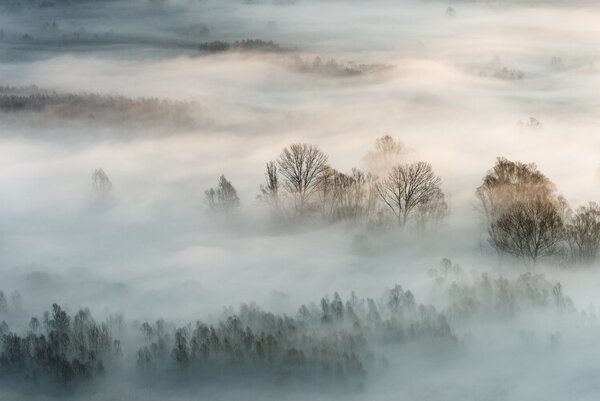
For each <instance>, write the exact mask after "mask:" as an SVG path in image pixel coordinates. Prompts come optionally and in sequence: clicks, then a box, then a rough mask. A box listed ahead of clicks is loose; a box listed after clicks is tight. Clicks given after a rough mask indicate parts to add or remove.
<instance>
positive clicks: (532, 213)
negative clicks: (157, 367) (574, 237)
mask: <svg viewBox="0 0 600 401" xmlns="http://www.w3.org/2000/svg"><path fill="white" fill-rule="evenodd" d="M490 231H491V233H490V243H491V245H492V246H494V247H496V248H497V249H498V250H499V251H501V252H506V253H508V254H511V255H514V256H516V257H518V258H521V259H523V260H524V261H525V262H527V263H531V264H533V265H535V263H536V262H537V261H538V260H539V259H541V258H546V257H549V256H555V255H558V254H560V252H561V243H562V241H563V240H564V234H565V231H564V224H563V219H562V217H561V216H560V214H559V213H558V211H557V209H556V207H554V205H553V204H552V203H550V202H547V201H545V200H544V199H537V200H534V201H528V202H525V201H518V202H516V203H514V204H513V205H512V206H511V207H510V208H509V209H508V210H507V211H505V212H504V213H503V214H502V215H501V216H500V217H499V218H498V219H497V220H496V222H494V223H492V225H491V226H490Z"/></svg>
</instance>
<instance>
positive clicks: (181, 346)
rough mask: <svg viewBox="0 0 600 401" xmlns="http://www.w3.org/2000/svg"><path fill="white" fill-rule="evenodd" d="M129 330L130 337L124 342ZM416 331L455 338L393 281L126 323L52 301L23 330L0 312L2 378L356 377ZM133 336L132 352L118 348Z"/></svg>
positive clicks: (420, 335) (430, 337)
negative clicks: (281, 307) (363, 291)
mask: <svg viewBox="0 0 600 401" xmlns="http://www.w3.org/2000/svg"><path fill="white" fill-rule="evenodd" d="M0 317H1V316H0ZM132 330H133V331H132ZM125 337H126V338H128V339H129V340H130V341H127V342H122V341H121V338H125ZM418 341H420V342H428V341H429V342H434V343H437V344H439V345H442V344H445V345H447V346H450V347H454V346H456V345H457V339H456V336H455V335H454V331H453V329H452V328H451V326H450V324H449V323H448V321H447V319H446V317H445V316H444V315H443V314H442V313H440V312H438V311H437V310H436V309H435V308H434V307H433V306H430V305H423V304H418V303H417V302H416V300H415V298H414V296H413V294H412V293H411V292H410V291H408V290H404V289H403V288H402V287H401V286H399V285H396V286H394V287H393V288H392V289H388V290H386V291H385V292H384V294H383V295H382V297H381V298H380V299H371V298H367V299H364V298H358V297H357V296H356V295H355V294H354V293H352V294H351V296H350V297H349V298H348V299H346V300H344V299H342V297H341V296H340V295H339V294H338V293H335V294H334V295H333V297H323V298H322V299H321V300H320V301H319V302H318V303H317V304H315V303H312V304H309V305H302V306H301V307H300V308H299V309H298V312H297V313H296V315H295V316H288V315H285V314H281V315H279V314H274V313H270V312H266V311H263V310H262V309H260V308H258V307H257V306H255V305H246V304H244V305H242V306H241V307H240V308H239V309H238V310H237V311H233V309H229V310H226V311H225V312H224V314H223V317H222V318H220V319H219V320H218V321H216V322H214V323H212V324H209V323H205V322H203V321H201V320H198V321H196V322H194V323H188V324H185V325H183V326H177V325H175V324H172V323H167V322H166V321H165V320H164V319H158V320H157V321H156V322H154V323H148V322H139V321H135V322H133V323H132V324H129V325H126V324H125V321H124V319H123V317H122V316H111V317H109V319H108V320H107V321H105V322H102V323H98V322H96V321H95V320H94V319H93V317H92V315H91V313H90V311H89V310H88V309H82V310H79V311H78V312H77V313H76V314H75V315H73V316H71V315H70V314H69V313H67V311H66V310H65V309H64V308H62V307H61V306H59V305H57V304H54V305H52V309H51V310H50V311H47V312H45V313H44V315H43V317H42V318H36V317H33V318H31V320H30V323H29V325H28V329H27V330H26V333H25V334H20V333H19V332H18V331H16V330H11V329H10V327H9V325H8V324H7V323H6V322H5V321H2V323H1V324H0V382H5V383H6V382H11V381H19V382H20V381H23V380H25V381H26V382H28V381H29V382H43V383H56V384H59V385H61V386H73V385H77V384H79V383H85V382H90V381H92V380H94V379H97V378H100V377H103V376H105V375H106V374H109V373H110V371H111V370H115V371H116V370H118V368H119V367H120V366H127V365H135V366H136V369H137V372H138V374H139V375H140V376H141V377H145V378H149V379H151V380H154V379H156V378H158V377H173V376H175V377H177V378H179V379H190V380H191V381H192V382H194V383H197V382H200V383H202V382H205V381H207V380H211V379H214V378H233V377H241V376H244V377H254V378H261V379H267V380H271V379H272V380H276V381H281V380H295V381H296V380H300V381H302V380H304V381H306V380H310V381H311V382H321V383H326V382H332V381H333V382H336V381H337V380H345V379H353V382H354V383H360V382H362V381H363V380H364V379H365V378H366V376H367V374H368V372H369V371H371V370H374V369H379V368H385V366H386V363H385V357H383V356H377V355H376V353H375V351H374V348H373V347H374V346H377V345H392V346H393V345H399V344H405V343H409V342H418ZM139 344H141V346H139V349H138V350H137V352H132V351H133V350H131V349H130V350H129V352H127V349H124V347H125V348H127V347H132V346H133V347H135V346H136V345H139Z"/></svg>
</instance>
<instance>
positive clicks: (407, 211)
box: [376, 162, 445, 226]
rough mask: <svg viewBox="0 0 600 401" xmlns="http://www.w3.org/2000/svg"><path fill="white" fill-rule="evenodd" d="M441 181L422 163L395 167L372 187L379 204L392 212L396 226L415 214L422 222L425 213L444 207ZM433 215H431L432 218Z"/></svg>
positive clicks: (427, 164) (401, 224)
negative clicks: (380, 202)
mask: <svg viewBox="0 0 600 401" xmlns="http://www.w3.org/2000/svg"><path fill="white" fill-rule="evenodd" d="M441 183H442V180H441V178H440V177H439V176H437V175H435V173H434V171H433V169H432V167H431V165H430V164H429V163H425V162H417V163H412V164H399V165H397V166H395V167H393V168H392V170H391V171H390V173H389V174H388V176H387V177H386V178H385V179H384V180H383V181H381V182H379V183H378V184H377V186H376V189H377V194H378V195H379V198H380V199H381V201H382V202H383V203H384V204H385V205H386V206H387V207H388V208H389V209H390V211H392V213H393V214H394V216H396V219H397V221H398V224H399V225H400V226H404V225H406V223H407V222H408V221H409V219H410V218H411V217H412V216H413V215H415V214H417V212H418V213H419V214H420V217H421V218H423V217H425V216H427V214H426V213H425V211H426V210H427V209H430V208H436V209H437V208H439V207H440V203H442V204H445V200H444V194H443V192H442V190H441V188H440V185H441ZM433 215H435V213H432V216H433Z"/></svg>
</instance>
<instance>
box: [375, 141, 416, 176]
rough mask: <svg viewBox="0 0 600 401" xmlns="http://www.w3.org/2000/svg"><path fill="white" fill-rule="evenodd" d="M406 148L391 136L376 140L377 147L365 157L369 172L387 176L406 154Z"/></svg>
mask: <svg viewBox="0 0 600 401" xmlns="http://www.w3.org/2000/svg"><path fill="white" fill-rule="evenodd" d="M406 151H407V149H406V146H404V144H403V143H402V142H400V141H396V140H395V139H394V138H392V137H391V136H390V135H384V136H382V137H379V138H377V139H376V140H375V147H374V149H373V150H370V151H369V152H368V153H367V154H366V155H365V163H366V165H367V169H368V171H369V172H371V173H373V174H377V175H381V176H385V175H386V174H388V172H389V171H390V170H391V169H392V168H393V167H394V166H396V165H398V163H401V162H402V157H403V156H404V154H405V153H406Z"/></svg>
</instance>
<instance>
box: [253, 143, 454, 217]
mask: <svg viewBox="0 0 600 401" xmlns="http://www.w3.org/2000/svg"><path fill="white" fill-rule="evenodd" d="M404 156H405V147H404V145H403V144H402V143H400V142H398V141H395V140H394V139H393V138H392V137H390V136H387V135H386V136H384V137H381V138H379V139H377V140H376V142H375V149H374V150H373V151H370V152H369V153H367V155H366V156H365V162H366V164H367V168H368V171H366V172H364V171H361V170H359V169H357V168H353V169H352V171H351V172H350V173H349V174H346V173H342V172H340V171H338V170H336V169H334V168H332V167H331V166H330V165H329V164H328V157H327V155H326V154H325V153H323V152H322V151H321V150H320V149H319V148H318V147H317V146H315V145H310V144H305V143H295V144H292V145H290V146H288V147H286V148H285V149H283V151H282V152H281V154H280V155H279V157H278V158H277V159H276V160H274V161H270V162H268V163H267V165H266V172H265V179H266V182H265V184H264V185H262V186H261V188H260V190H261V193H260V195H259V199H260V200H262V201H263V202H264V203H266V204H267V205H268V206H269V207H270V208H271V210H272V211H273V213H274V214H275V215H277V216H279V217H286V218H299V217H306V216H314V215H320V216H321V217H323V218H324V219H326V220H329V221H341V220H354V221H362V222H372V221H376V220H381V219H388V220H395V221H396V222H397V223H398V225H400V226H405V225H407V224H408V223H409V222H412V223H414V224H415V225H418V226H419V227H426V226H427V225H428V224H430V223H433V222H436V223H437V222H440V221H441V220H442V219H443V218H444V217H445V216H446V215H447V210H448V208H447V204H446V200H445V196H444V193H443V192H442V190H441V183H442V181H441V178H440V177H438V176H437V175H436V174H435V173H434V171H433V168H432V167H431V165H430V164H429V163H425V162H416V163H406V162H405V160H404Z"/></svg>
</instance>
